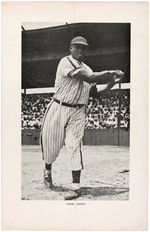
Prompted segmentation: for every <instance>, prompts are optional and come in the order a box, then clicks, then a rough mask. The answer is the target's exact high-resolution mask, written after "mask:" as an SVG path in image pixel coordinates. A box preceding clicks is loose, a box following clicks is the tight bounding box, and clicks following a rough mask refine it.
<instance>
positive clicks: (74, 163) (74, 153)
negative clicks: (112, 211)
mask: <svg viewBox="0 0 150 232" xmlns="http://www.w3.org/2000/svg"><path fill="white" fill-rule="evenodd" d="M84 126H85V113H84V108H81V109H79V110H78V111H77V112H76V113H75V114H74V115H73V116H72V117H71V118H70V120H69V122H68V124H67V127H66V140H65V143H66V147H67V153H68V164H69V169H70V170H71V171H72V184H71V189H72V190H73V192H71V193H70V194H69V195H68V196H67V197H66V198H65V199H66V200H71V199H74V198H77V197H79V196H80V192H79V191H78V190H79V188H80V176H81V170H82V169H83V162H82V152H81V141H82V137H83V135H84Z"/></svg>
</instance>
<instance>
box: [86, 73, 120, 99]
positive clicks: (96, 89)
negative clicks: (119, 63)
mask: <svg viewBox="0 0 150 232" xmlns="http://www.w3.org/2000/svg"><path fill="white" fill-rule="evenodd" d="M117 73H118V74H115V75H113V78H112V80H111V81H110V82H108V83H107V84H104V85H97V86H96V85H94V86H93V87H92V88H91V91H90V96H93V97H96V98H99V97H100V95H101V94H102V93H103V92H105V91H108V90H110V89H111V88H112V87H113V86H114V85H115V84H117V83H118V82H120V81H121V80H122V78H123V77H124V73H123V72H121V71H117Z"/></svg>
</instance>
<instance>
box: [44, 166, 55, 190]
mask: <svg viewBox="0 0 150 232" xmlns="http://www.w3.org/2000/svg"><path fill="white" fill-rule="evenodd" d="M44 184H45V186H46V187H47V188H50V189H51V188H53V184H52V174H51V171H50V170H47V169H44Z"/></svg>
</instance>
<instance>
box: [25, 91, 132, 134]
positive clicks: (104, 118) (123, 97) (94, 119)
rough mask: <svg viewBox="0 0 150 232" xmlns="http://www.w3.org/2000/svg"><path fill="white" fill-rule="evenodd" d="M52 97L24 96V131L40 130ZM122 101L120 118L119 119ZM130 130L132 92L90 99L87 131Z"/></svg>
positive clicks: (121, 92)
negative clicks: (119, 128) (117, 128)
mask: <svg viewBox="0 0 150 232" xmlns="http://www.w3.org/2000/svg"><path fill="white" fill-rule="evenodd" d="M51 99H52V95H51V94H50V93H47V94H29V95H24V94H22V112H21V123H22V124H21V125H22V129H40V128H41V125H42V121H43V116H44V113H45V110H46V107H47V105H48V104H49V103H50V101H51ZM119 99H120V117H119ZM118 122H120V127H121V128H125V129H129V123H130V90H121V91H120V92H119V91H117V90H112V91H108V92H107V93H104V94H103V95H102V96H101V97H100V98H99V99H95V98H92V97H91V98H89V103H88V106H87V107H86V122H85V128H86V129H107V128H116V127H118Z"/></svg>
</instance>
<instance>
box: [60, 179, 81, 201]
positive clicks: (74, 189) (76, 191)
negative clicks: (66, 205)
mask: <svg viewBox="0 0 150 232" xmlns="http://www.w3.org/2000/svg"><path fill="white" fill-rule="evenodd" d="M80 196H81V191H80V184H78V183H72V184H71V189H70V190H69V192H68V193H67V196H65V197H64V198H65V200H73V199H76V198H78V197H80Z"/></svg>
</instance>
